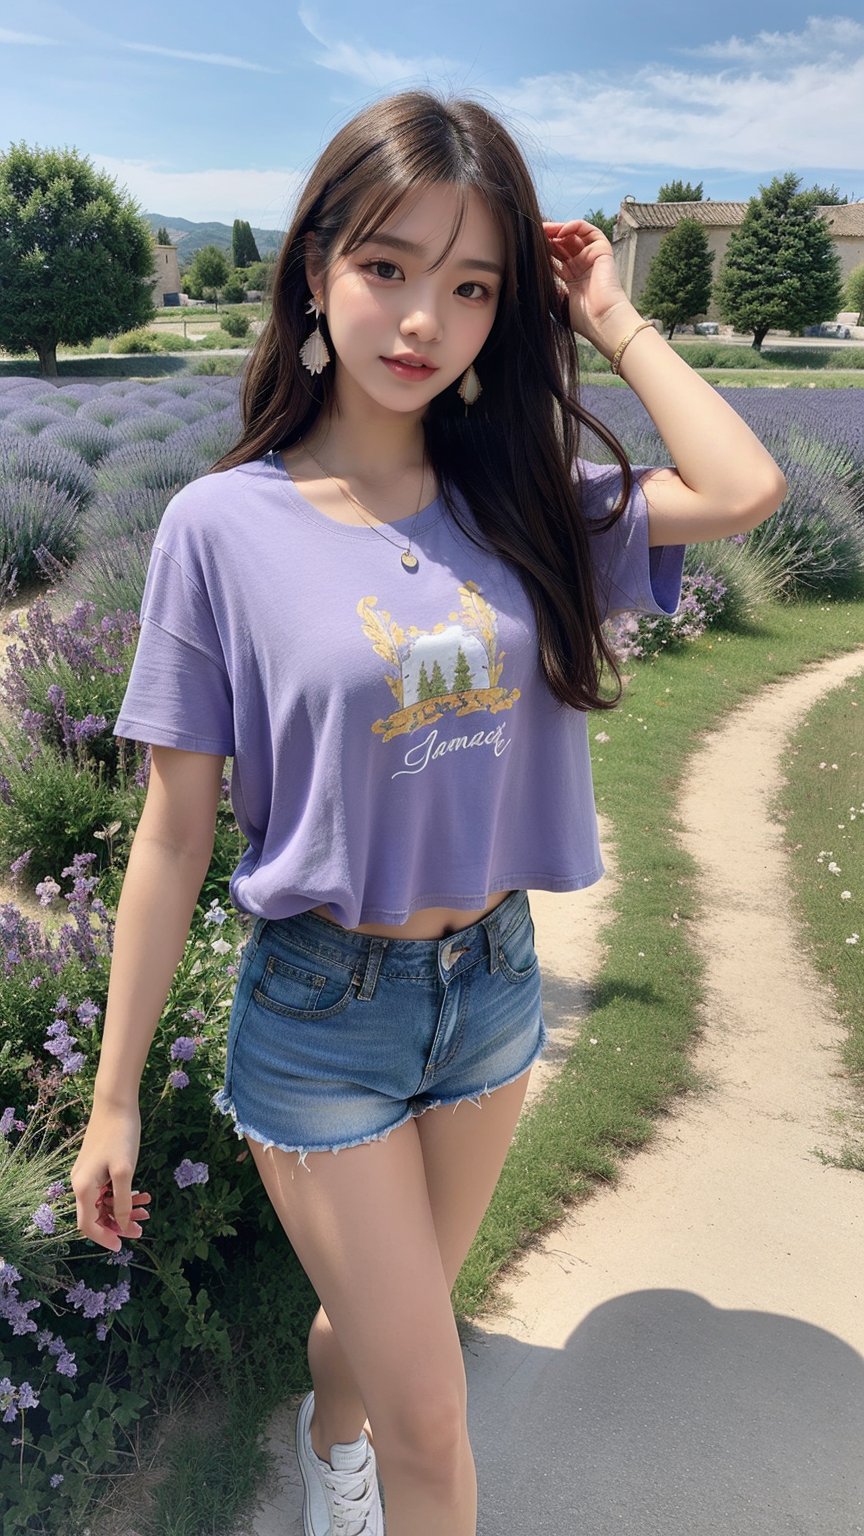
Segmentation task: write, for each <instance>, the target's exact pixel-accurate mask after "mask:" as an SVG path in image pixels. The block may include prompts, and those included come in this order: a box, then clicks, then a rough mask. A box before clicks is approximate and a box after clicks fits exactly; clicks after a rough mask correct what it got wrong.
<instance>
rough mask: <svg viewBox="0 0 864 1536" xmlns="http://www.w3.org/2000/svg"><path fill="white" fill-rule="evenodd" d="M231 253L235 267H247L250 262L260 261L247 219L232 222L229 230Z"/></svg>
mask: <svg viewBox="0 0 864 1536" xmlns="http://www.w3.org/2000/svg"><path fill="white" fill-rule="evenodd" d="M231 252H232V258H233V261H234V265H235V267H248V266H249V264H250V262H253V261H260V260H261V257H260V255H259V254H258V247H257V245H256V244H255V236H254V235H253V233H252V226H251V224H250V223H249V221H248V219H235V220H234V224H233V226H232V229H231Z"/></svg>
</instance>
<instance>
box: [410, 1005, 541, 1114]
mask: <svg viewBox="0 0 864 1536" xmlns="http://www.w3.org/2000/svg"><path fill="white" fill-rule="evenodd" d="M548 1039H549V1031H548V1030H547V1028H546V1022H545V1020H544V1019H543V1018H541V1020H540V1038H539V1040H538V1041H537V1044H536V1046H535V1047H534V1051H533V1053H532V1055H531V1056H530V1057H529V1059H528V1061H526V1063H525V1065H524V1067H520V1068H519V1071H518V1072H513V1073H512V1074H511V1076H510V1077H505V1078H504V1080H503V1082H500V1083H493V1084H492V1087H491V1088H490V1087H489V1083H488V1080H487V1082H486V1083H485V1085H484V1086H483V1087H482V1088H481V1089H479V1091H477V1092H476V1093H460V1094H458V1095H457V1097H456V1098H455V1099H434V1100H433V1101H432V1103H431V1104H424V1105H423V1108H422V1109H418V1110H416V1111H415V1117H416V1118H418V1119H419V1117H420V1115H425V1113H426V1111H427V1109H449V1107H450V1105H451V1104H452V1106H453V1113H454V1114H455V1113H456V1110H457V1109H458V1108H459V1105H460V1104H474V1105H475V1106H476V1107H477V1109H482V1107H483V1106H482V1105H481V1103H480V1100H481V1099H482V1098H484V1097H485V1098H487V1099H488V1098H491V1096H492V1094H493V1093H497V1092H498V1089H499V1088H508V1087H509V1086H510V1084H511V1083H515V1081H516V1079H517V1077H522V1076H523V1074H524V1073H525V1072H527V1071H528V1069H529V1067H533V1066H534V1064H535V1062H537V1061H539V1059H540V1057H541V1056H542V1054H543V1052H544V1050H545V1049H546V1043H547V1041H548Z"/></svg>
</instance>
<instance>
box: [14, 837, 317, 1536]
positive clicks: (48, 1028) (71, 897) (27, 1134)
mask: <svg viewBox="0 0 864 1536" xmlns="http://www.w3.org/2000/svg"><path fill="white" fill-rule="evenodd" d="M92 857H93V856H92V855H87V854H83V855H80V856H78V857H76V858H75V859H74V860H73V862H72V864H71V865H70V866H68V867H67V868H64V869H63V870H62V872H61V874H62V877H63V878H64V879H65V878H67V877H68V878H69V879H70V880H71V882H72V884H71V889H70V890H69V891H68V892H67V893H66V894H65V900H66V902H67V903H68V906H69V909H70V916H71V919H72V920H71V921H67V922H65V923H63V924H62V926H60V927H59V929H58V930H57V932H56V933H55V934H54V935H50V936H49V935H48V934H47V933H46V932H45V930H44V929H43V927H42V925H41V924H40V923H38V922H36V921H34V920H32V919H26V918H23V917H22V916H21V914H20V913H19V912H18V911H17V909H16V908H15V907H14V906H12V905H10V904H6V905H5V906H0V939H2V946H3V951H2V952H3V973H2V976H0V996H2V1004H3V1006H2V1009H0V1108H2V1106H3V1105H5V1108H2V1112H0V1234H2V1250H3V1252H2V1258H0V1425H2V1427H0V1488H2V1495H3V1507H4V1511H5V1517H4V1526H3V1530H4V1533H12V1532H15V1531H25V1530H26V1531H43V1532H57V1533H58V1536H59V1533H61V1532H62V1533H65V1532H68V1531H70V1530H81V1529H83V1524H82V1522H83V1519H84V1516H85V1513H86V1511H87V1509H88V1508H89V1507H90V1506H91V1505H92V1503H93V1501H94V1499H95V1498H96V1497H97V1495H98V1484H99V1480H100V1478H101V1479H102V1480H103V1481H104V1480H106V1479H109V1478H111V1477H116V1476H117V1474H118V1473H119V1472H120V1471H121V1470H122V1467H123V1452H124V1444H123V1440H124V1431H125V1430H127V1429H128V1428H129V1427H130V1426H132V1425H134V1424H135V1422H136V1421H137V1420H138V1418H139V1417H140V1414H141V1411H142V1409H143V1408H144V1407H145V1406H146V1405H147V1404H148V1402H150V1401H151V1400H152V1399H153V1397H155V1396H156V1395H158V1388H159V1384H160V1383H164V1382H165V1381H166V1379H167V1378H169V1377H170V1376H171V1375H173V1373H174V1372H175V1371H176V1369H177V1367H178V1365H180V1364H181V1363H183V1362H184V1361H185V1362H191V1359H192V1357H193V1356H195V1357H196V1358H198V1359H199V1361H200V1362H201V1363H200V1364H199V1370H200V1369H202V1368H203V1367H204V1366H205V1365H206V1363H207V1362H208V1361H209V1362H211V1368H213V1369H217V1370H220V1371H227V1369H228V1368H229V1367H230V1362H231V1360H232V1357H233V1352H234V1348H235V1346H234V1343H233V1341H232V1337H231V1332H230V1319H229V1316H228V1315H227V1313H226V1314H223V1312H222V1311H221V1310H220V1306H219V1298H218V1296H217V1295H216V1292H217V1291H218V1288H219V1276H220V1275H223V1276H224V1275H225V1274H226V1263H225V1259H224V1257H223V1253H222V1247H223V1245H224V1244H225V1243H226V1242H228V1243H229V1244H230V1242H231V1241H233V1242H235V1243H236V1241H237V1239H238V1237H239V1236H240V1235H241V1234H242V1231H243V1223H242V1222H241V1220H240V1218H241V1216H242V1215H243V1211H244V1206H246V1207H247V1214H246V1217H245V1220H246V1222H247V1223H248V1222H250V1221H252V1222H254V1223H255V1224H256V1226H257V1225H258V1223H259V1222H260V1224H261V1226H262V1228H263V1230H265V1231H267V1230H269V1229H270V1228H272V1229H273V1230H275V1226H274V1224H273V1222H272V1219H271V1217H270V1216H269V1215H268V1203H267V1202H266V1200H264V1199H261V1196H260V1193H259V1191H258V1183H259V1181H258V1180H257V1176H255V1175H254V1170H250V1169H245V1170H242V1169H238V1167H237V1164H238V1163H242V1162H243V1161H244V1160H245V1159H246V1157H247V1156H248V1153H247V1152H245V1151H241V1152H239V1153H238V1152H237V1150H236V1143H235V1139H234V1138H233V1137H232V1138H229V1137H228V1136H227V1135H226V1134H225V1133H224V1130H223V1129H221V1128H219V1127H216V1126H215V1125H214V1119H213V1113H212V1108H211V1104H210V1098H211V1094H212V1092H213V1091H214V1084H215V1083H216V1081H217V1078H220V1077H221V1075H222V1072H223V1071H224V1034H225V1015H226V1012H227V1010H228V1009H229V1008H230V1006H231V998H232V995H233V986H234V982H235V979H236V975H237V971H238V960H239V956H240V953H241V951H242V947H243V944H244V943H245V938H246V935H245V933H244V932H243V931H242V930H238V928H237V927H236V925H235V924H234V923H233V922H232V921H229V920H228V914H226V913H225V912H224V911H223V910H222V909H221V908H220V907H219V905H218V903H217V902H215V901H214V902H213V903H212V905H211V906H210V908H209V909H207V910H206V911H205V912H203V913H202V914H201V915H200V916H198V915H196V917H195V919H193V926H192V930H191V932H190V937H189V942H188V944H187V947H186V950H185V952H184V956H183V958H182V960H181V962H180V966H179V967H178V971H177V973H176V976H175V978H174V982H173V984H172V988H171V993H170V995H169V999H168V1003H167V1005H166V1008H165V1011H164V1013H163V1016H162V1018H161V1019H160V1022H159V1025H158V1028H157V1032H156V1036H155V1038H154V1043H153V1047H152V1049H151V1051H150V1053H149V1055H148V1062H147V1066H146V1068H145V1073H144V1078H143V1079H142V1086H141V1096H140V1104H141V1151H140V1156H139V1163H138V1169H137V1174H136V1178H137V1183H138V1187H140V1188H146V1189H148V1190H149V1191H150V1193H151V1195H152V1197H153V1198H152V1204H151V1211H152V1212H153V1216H154V1219H156V1220H158V1233H156V1234H154V1237H155V1241H154V1242H153V1243H152V1246H151V1244H150V1243H149V1242H148V1241H147V1238H148V1236H149V1233H147V1232H145V1234H144V1236H143V1237H142V1238H141V1239H136V1240H135V1242H134V1246H133V1244H131V1243H126V1244H123V1245H122V1246H121V1248H120V1250H119V1252H116V1253H115V1252H113V1251H111V1252H109V1251H106V1250H101V1249H94V1245H93V1244H92V1243H89V1242H86V1241H85V1240H84V1239H82V1238H81V1237H80V1235H79V1234H78V1232H77V1221H76V1204H75V1198H74V1194H73V1193H72V1191H71V1187H70V1185H69V1178H68V1174H69V1169H70V1167H71V1165H72V1163H73V1162H74V1160H75V1156H76V1155H77V1150H78V1147H79V1146H80V1141H81V1134H82V1132H81V1127H82V1126H83V1124H84V1122H85V1120H86V1118H87V1117H88V1116H89V1112H90V1108H91V1105H92V1093H93V1077H94V1074H95V1068H96V1065H97V1061H98V1047H99V1038H100V1032H101V1020H102V1018H103V1017H104V1009H105V1002H106V997H107V984H108V977H109V974H110V957H111V947H112V942H113V923H112V921H111V919H110V917H109V915H108V912H107V910H106V909H105V907H104V905H103V904H102V903H101V902H100V901H99V900H98V898H97V897H95V895H94V886H95V881H94V880H93V878H92V877H91V876H89V875H88V874H87V872H86V871H87V865H88V862H89V861H90V860H91V859H92ZM15 872H16V871H14V870H13V873H15ZM60 889H61V888H60V886H58V885H57V884H56V882H54V881H53V880H46V881H44V882H42V883H41V884H40V887H39V894H40V901H41V903H42V905H43V906H45V907H50V906H51V904H52V903H53V902H54V901H55V899H56V897H57V896H58V895H59V894H60ZM214 930H215V937H214ZM226 934H227V935H228V936H227V937H226V936H225V935H226ZM49 1019H50V1022H47V1021H48V1020H49ZM181 1095H182V1113H178V1105H177V1103H176V1100H177V1099H178V1098H179V1097H180V1096H181ZM271 1247H272V1249H273V1251H274V1252H276V1251H278V1245H276V1244H271ZM280 1260H281V1263H282V1267H283V1271H284V1265H285V1254H284V1252H283V1253H280ZM118 1268H119V1269H122V1270H123V1274H122V1276H118V1275H117V1273H116V1271H117V1269H118ZM289 1268H290V1260H289ZM283 1278H284V1275H283ZM205 1279H209V1286H210V1289H209V1290H208V1286H207V1285H206V1284H205V1283H204V1281H205ZM142 1387H145V1391H142V1390H141V1388H142Z"/></svg>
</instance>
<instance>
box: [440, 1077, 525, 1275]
mask: <svg viewBox="0 0 864 1536" xmlns="http://www.w3.org/2000/svg"><path fill="white" fill-rule="evenodd" d="M530 1076H531V1069H530V1067H529V1069H528V1071H527V1072H524V1073H523V1074H522V1076H521V1077H519V1078H517V1079H516V1081H515V1082H513V1083H508V1084H507V1086H506V1087H504V1088H498V1089H497V1090H496V1091H495V1092H494V1093H491V1094H489V1095H488V1096H486V1095H484V1096H483V1097H482V1098H480V1099H479V1100H468V1099H463V1100H462V1101H461V1102H460V1103H458V1104H457V1105H456V1106H455V1108H454V1106H453V1105H452V1104H442V1105H441V1106H440V1107H439V1108H438V1109H430V1110H427V1111H426V1113H425V1114H423V1115H420V1116H419V1117H418V1119H417V1120H416V1121H415V1125H416V1126H417V1132H418V1135H419V1137H420V1149H421V1152H422V1156H423V1167H424V1173H425V1178H426V1189H427V1194H428V1199H429V1207H430V1210H431V1212H432V1220H433V1222H434V1224H435V1232H436V1237H437V1241H438V1251H439V1253H440V1255H441V1263H442V1265H443V1268H444V1273H445V1275H446V1276H447V1284H448V1286H449V1287H450V1289H451V1290H452V1288H453V1286H454V1285H455V1283H456V1279H457V1276H458V1274H459V1271H460V1269H461V1268H462V1265H463V1264H464V1262H465V1258H466V1255H467V1253H468V1250H469V1249H470V1247H471V1244H472V1243H473V1241H474V1238H475V1237H476V1235H477V1230H478V1228H479V1226H480V1223H481V1222H482V1220H483V1217H484V1215H485V1213H486V1210H487V1208H488V1206H489V1202H490V1201H491V1199H492V1196H493V1194H494V1193H495V1186H496V1184H497V1183H498V1179H499V1177H500V1174H501V1169H502V1167H503V1166H504V1161H505V1159H506V1157H507V1152H508V1150H509V1148H510V1144H511V1142H512V1140H513V1132H514V1130H515V1128H516V1123H517V1121H518V1119H519V1114H520V1111H521V1109H522V1105H523V1103H524V1100H525V1094H526V1091H527V1088H528V1081H529V1078H530Z"/></svg>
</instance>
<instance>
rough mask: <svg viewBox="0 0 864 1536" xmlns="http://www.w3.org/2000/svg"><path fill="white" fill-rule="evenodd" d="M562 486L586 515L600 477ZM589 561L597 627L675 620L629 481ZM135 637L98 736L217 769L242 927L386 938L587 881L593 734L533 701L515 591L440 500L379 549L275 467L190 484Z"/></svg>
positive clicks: (545, 699) (679, 551)
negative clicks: (378, 928) (511, 894)
mask: <svg viewBox="0 0 864 1536" xmlns="http://www.w3.org/2000/svg"><path fill="white" fill-rule="evenodd" d="M649 467H650V466H639V467H634V477H635V476H637V475H639V474H640V473H642V471H643V470H644V469H646V468H649ZM577 468H578V473H579V475H580V478H581V479H582V480H583V482H584V485H583V500H584V506H585V511H586V514H587V515H588V516H589V517H594V518H599V517H602V516H603V515H604V514H605V513H606V511H607V510H608V509H609V508H611V506H612V505H613V504H614V500H615V498H616V496H617V494H618V489H619V487H620V483H621V480H620V470H619V468H618V466H617V464H613V465H600V464H593V463H590V462H589V461H586V460H580V461H579V463H578V466H577ZM459 504H460V508H461V509H462V511H463V513H464V515H465V516H466V518H467V520H468V521H469V522H470V525H471V526H472V527H473V528H476V527H477V525H476V523H475V522H474V519H473V517H472V516H471V514H470V511H469V509H468V507H467V505H466V504H465V503H464V501H463V500H461V499H460V503H459ZM409 527H410V532H411V539H412V548H413V549H414V550H415V551H416V554H417V557H418V559H419V562H420V566H419V569H418V570H417V571H416V572H414V573H413V574H409V573H407V572H406V571H405V570H404V569H403V567H402V564H401V562H400V558H399V554H400V550H401V549H402V548H404V547H405V546H406V544H407V541H408V538H407V536H408V532H409ZM391 530H392V531H391ZM481 537H482V536H481ZM391 541H392V542H391ZM590 547H591V553H592V561H593V568H594V574H595V582H596V586H597V591H598V596H599V599H600V605H601V612H603V613H604V614H611V613H615V612H619V611H622V610H632V611H636V612H643V613H666V614H669V613H674V612H675V611H676V609H677V607H678V604H679V602H680V597H681V578H682V572H683V563H684V546H683V545H666V546H655V547H654V548H652V549H649V547H648V516H647V506H646V503H645V497H644V493H643V491H642V489H641V487H640V485H639V483H638V480H636V479H635V478H634V486H633V492H632V494H631V497H630V501H629V504H628V506H627V509H626V511H625V512H624V514H623V516H622V517H621V518H620V519H619V521H618V522H617V524H616V525H615V526H614V528H612V529H611V530H609V531H608V532H607V533H606V534H603V535H600V536H597V537H594V536H592V538H591V539H590ZM140 617H141V631H140V635H139V639H138V647H137V650H136V653H135V658H134V661H133V665H132V670H131V674H130V677H129V684H128V687H127V690H126V694H125V697H124V699H123V703H122V705H121V709H120V714H119V717H118V719H117V723H116V725H115V726H114V735H116V736H123V737H127V738H130V739H132V740H136V741H142V742H150V743H153V744H156V745H161V746H169V747H180V748H183V749H184V750H186V751H189V752H212V753H216V754H220V755H223V754H224V755H225V756H230V757H232V758H233V763H232V770H231V802H232V806H233V810H234V814H235V816H236V819H237V822H238V824H239V826H240V828H241V831H242V832H243V834H244V836H245V837H246V838H247V839H248V847H247V848H246V849H245V851H244V853H243V855H242V857H241V859H240V861H239V863H238V865H237V867H236V869H235V870H234V871H233V873H232V875H231V877H230V881H229V895H230V898H231V900H232V902H233V903H234V905H235V907H237V908H238V909H239V910H241V911H246V912H250V913H253V914H255V915H256V916H262V917H270V918H280V917H290V916H292V915H293V914H294V913H296V912H302V911H305V910H306V909H307V908H309V907H316V906H320V905H322V904H324V903H326V904H327V905H328V906H329V907H330V909H331V911H332V913H333V916H334V917H335V918H336V919H337V920H338V921H339V922H340V923H342V924H343V925H344V926H345V927H349V928H354V927H357V926H358V924H361V923H368V922H375V923H385V924H400V923H403V922H405V921H406V919H407V918H408V917H409V916H410V915H411V913H412V912H415V911H417V909H418V908H420V907H433V906H434V907H456V908H464V909H470V908H478V907H482V906H484V905H485V903H486V900H487V898H488V896H489V895H490V894H491V893H492V892H493V891H500V890H511V889H531V888H534V889H539V890H549V891H569V890H578V889H579V888H581V887H583V886H586V885H591V884H593V883H594V882H595V881H596V880H599V879H600V878H601V876H602V875H603V874H604V867H603V864H602V861H601V857H600V847H599V842H598V836H597V818H596V811H595V805H594V792H593V785H592V779H591V763H590V758H589V751H588V731H587V717H586V715H585V713H584V712H583V711H581V710H575V709H572V708H571V707H569V706H566V705H563V706H562V705H560V704H559V703H558V701H557V699H556V698H555V697H554V695H553V694H552V693H551V691H550V690H549V687H548V685H547V683H546V680H545V675H544V673H543V670H542V667H541V665H540V659H539V652H538V647H537V635H536V623H535V619H534V611H533V608H532V606H531V602H530V599H529V598H528V595H527V593H526V592H525V590H524V589H523V587H522V585H521V582H520V581H519V578H518V576H517V574H516V572H515V571H514V570H513V568H512V567H511V566H509V565H508V564H507V563H506V562H505V561H503V560H502V559H501V558H500V557H499V556H498V555H497V554H495V553H494V552H492V551H491V550H488V549H479V548H478V547H477V546H476V545H475V544H473V543H472V542H471V540H470V539H468V538H466V537H465V535H464V534H463V533H462V532H461V530H460V529H459V528H458V527H457V525H456V523H455V521H454V519H453V518H452V517H451V516H450V515H449V514H448V512H447V511H446V508H445V507H444V504H443V502H442V501H441V500H440V499H439V500H436V501H434V502H431V503H430V504H429V505H428V506H426V507H425V508H423V509H422V510H421V512H420V513H419V515H418V516H417V517H416V519H414V520H413V522H412V518H411V516H409V517H407V518H404V519H400V520H399V521H397V522H395V523H392V524H389V525H388V526H387V527H386V528H385V530H384V532H383V533H379V532H377V531H376V529H375V528H373V527H371V526H368V525H367V526H363V527H359V526H348V525H347V524H342V523H338V522H336V521H335V520H334V519H332V518H329V517H327V516H326V515H325V514H324V513H323V512H321V511H319V510H318V509H317V508H316V507H314V506H313V505H312V503H311V502H309V501H307V500H306V498H305V497H304V496H303V495H302V494H301V493H300V492H299V490H298V489H297V487H296V486H295V484H294V481H293V480H292V479H291V477H290V476H289V474H288V473H287V471H286V470H285V468H284V466H283V465H282V461H281V459H280V458H279V457H278V455H269V454H268V455H266V456H265V457H263V458H260V459H256V460H253V461H251V462H249V463H246V464H242V465H238V466H237V467H235V468H233V469H229V470H225V471H222V472H220V473H217V474H207V475H203V476H201V478H199V479H197V480H193V481H191V483H190V484H189V485H186V486H184V487H183V489H182V490H180V491H179V492H178V493H177V494H176V495H175V496H174V497H173V498H172V500H171V501H170V502H169V504H168V506H167V507H166V509H165V512H164V514H163V516H162V520H161V522H160V524H159V528H158V531H157V534H156V539H155V542H154V545H153V550H152V555H151V559H150V566H149V570H148V573H147V580H146V584H145V588H144V594H143V598H142V602H141V612H140Z"/></svg>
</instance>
